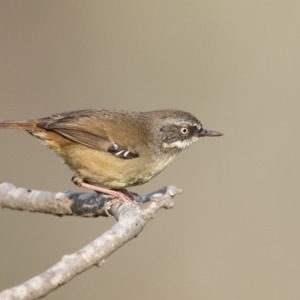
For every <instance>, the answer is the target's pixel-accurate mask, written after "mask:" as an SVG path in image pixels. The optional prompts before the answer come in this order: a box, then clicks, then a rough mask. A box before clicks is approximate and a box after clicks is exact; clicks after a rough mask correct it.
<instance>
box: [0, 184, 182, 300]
mask: <svg viewBox="0 0 300 300" xmlns="http://www.w3.org/2000/svg"><path fill="white" fill-rule="evenodd" d="M9 190H10V191H9ZM162 191H163V193H161V192H160V193H151V194H149V195H147V196H144V197H140V202H146V201H148V200H150V203H149V205H148V207H146V208H145V209H140V208H139V207H137V206H135V205H133V204H131V203H123V202H120V203H116V204H114V205H113V206H112V207H111V209H110V210H109V213H110V214H111V215H113V216H114V217H115V218H116V219H117V220H118V222H117V223H116V224H115V225H114V226H113V227H111V228H110V229H109V230H107V231H106V232H104V233H103V234H102V235H101V236H100V237H98V238H97V239H95V240H94V241H92V242H91V243H90V244H88V245H86V246H85V247H83V248H82V249H80V250H78V251H76V252H75V253H73V254H70V255H65V256H63V257H62V259H61V260H60V261H59V262H58V263H57V264H55V265H54V266H52V267H51V268H49V269H48V270H46V271H45V272H43V273H42V274H40V275H38V276H36V277H33V278H31V279H29V280H28V281H26V282H24V283H22V284H20V285H18V286H15V287H13V288H10V289H7V290H4V291H3V292H0V299H1V300H2V299H5V300H6V299H39V298H41V297H43V296H45V295H47V294H48V293H50V292H51V291H53V290H55V289H57V288H58V287H59V286H61V285H62V284H65V283H67V282H68V281H69V280H71V279H72V278H73V277H75V276H76V275H78V274H80V273H81V272H84V271H85V270H87V269H89V268H91V267H92V266H98V267H100V266H101V265H102V264H103V263H104V262H105V259H106V258H107V257H108V256H109V255H111V254H112V253H113V252H114V251H116V250H117V249H118V248H120V247H121V246H123V245H124V244H125V243H127V242H128V241H130V240H131V239H132V238H134V237H136V236H137V235H138V234H139V233H140V232H141V231H142V230H143V228H144V227H145V226H146V224H147V223H148V222H149V221H150V220H151V219H152V218H153V216H154V214H155V213H156V212H157V211H158V210H159V209H160V208H171V207H173V204H174V202H173V199H172V198H173V197H174V196H175V195H176V194H178V193H181V190H179V189H177V188H176V187H174V186H170V187H167V188H164V189H162ZM74 195H75V196H74ZM89 195H90V196H89ZM96 195H97V194H96ZM96 195H95V194H80V193H71V192H65V193H57V194H55V193H50V192H41V191H28V190H26V189H20V188H15V187H14V186H13V185H11V184H8V183H1V184H0V207H7V208H11V209H18V210H27V211H34V212H44V213H51V214H54V215H60V216H61V215H80V216H85V217H96V216H104V215H106V213H105V210H104V209H103V205H104V204H103V203H104V202H105V200H106V199H102V198H101V199H100V198H99V195H97V196H96ZM24 200H25V201H24ZM81 201H82V202H83V203H85V204H84V205H80V202H81ZM39 202H43V203H39ZM59 202H61V203H59ZM22 204H23V207H22Z"/></svg>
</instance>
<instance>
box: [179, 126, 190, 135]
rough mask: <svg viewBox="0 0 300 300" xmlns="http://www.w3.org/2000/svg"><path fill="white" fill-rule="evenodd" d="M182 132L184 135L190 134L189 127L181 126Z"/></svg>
mask: <svg viewBox="0 0 300 300" xmlns="http://www.w3.org/2000/svg"><path fill="white" fill-rule="evenodd" d="M180 133H181V134H182V135H188V134H189V129H188V128H186V127H181V128H180Z"/></svg>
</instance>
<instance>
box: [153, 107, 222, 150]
mask: <svg viewBox="0 0 300 300" xmlns="http://www.w3.org/2000/svg"><path fill="white" fill-rule="evenodd" d="M160 112H161V113H160V114H158V115H157V116H158V118H157V120H156V126H155V128H156V132H158V136H159V140H160V141H161V142H162V147H163V149H164V150H166V151H168V150H172V152H173V151H174V152H182V151H184V150H186V149H187V148H188V147H189V146H190V145H192V144H193V143H194V142H196V141H197V140H198V139H199V138H200V137H204V136H210V137H215V136H222V135H223V134H222V133H220V132H217V131H213V130H208V129H204V128H203V127H202V124H201V122H200V121H199V120H198V119H197V118H196V117H195V116H193V115H192V114H190V113H188V112H185V111H181V110H163V111H160Z"/></svg>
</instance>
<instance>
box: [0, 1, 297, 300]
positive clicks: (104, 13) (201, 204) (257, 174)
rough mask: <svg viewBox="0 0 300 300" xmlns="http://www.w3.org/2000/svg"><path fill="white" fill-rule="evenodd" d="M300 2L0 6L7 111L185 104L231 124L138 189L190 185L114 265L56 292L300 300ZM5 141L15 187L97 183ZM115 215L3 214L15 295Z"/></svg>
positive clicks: (5, 171) (0, 79) (13, 134)
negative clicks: (74, 178) (78, 179)
mask: <svg viewBox="0 0 300 300" xmlns="http://www.w3.org/2000/svg"><path fill="white" fill-rule="evenodd" d="M299 9H300V4H299V1H276V0H274V1H265V0H262V1H250V0H249V1H240V0H228V1H225V0H224V1H208V0H207V1H155V0H152V1H128V0H126V1H31V0H29V1H15V0H9V1H5V0H2V1H1V2H0V37H1V43H0V87H1V89H0V104H1V110H0V118H1V119H30V118H37V117H44V116H48V115H50V114H52V113H58V112H63V111H68V110H74V109H82V108H95V109H101V108H106V109H110V108H117V109H130V110H153V109H160V108H180V109H184V110H186V111H189V112H192V113H194V114H195V115H196V116H197V117H199V119H201V121H202V122H203V124H204V126H205V127H207V128H210V129H214V130H218V131H221V132H223V133H224V136H223V137H222V138H215V139H208V138H206V139H201V140H200V141H199V142H198V143H197V144H196V145H194V146H193V147H192V148H191V149H189V151H188V152H185V153H184V154H182V155H180V156H179V157H178V158H177V159H176V160H175V162H174V163H173V164H172V165H171V166H169V167H168V168H167V169H166V170H165V171H164V172H163V173H162V174H160V175H159V176H157V177H156V178H155V179H153V180H152V181H151V182H150V183H147V184H146V185H144V186H141V187H138V188H134V189H133V190H134V191H136V192H140V193H146V192H149V191H152V190H155V189H157V188H160V187H161V186H164V185H167V184H175V185H177V186H178V187H181V188H183V189H184V193H183V194H182V195H181V196H180V197H177V198H176V206H175V208H174V209H173V210H171V211H160V212H159V213H158V215H157V216H156V218H155V220H154V221H152V222H151V223H150V224H149V225H148V227H147V228H146V229H145V231H144V232H143V233H142V234H141V235H140V236H139V237H138V238H137V239H135V240H133V241H132V242H130V243H129V244H128V245H126V246H125V247H124V248H122V249H121V250H119V251H118V252H116V253H115V254H114V255H113V256H111V257H110V258H109V259H108V260H107V262H106V264H105V265H104V266H103V267H102V268H101V269H97V268H93V269H91V270H90V271H88V272H86V273H84V274H82V275H80V276H78V277H77V278H75V279H74V280H73V281H72V282H71V283H69V284H67V285H65V286H63V287H61V288H60V289H59V290H57V291H55V292H53V293H52V294H51V295H49V296H48V297H47V299H99V298H101V299H102V298H103V299H107V300H110V299H145V300H147V299H183V298H184V299H205V300H206V299H207V300H211V299H212V300H235V299H239V300H240V299H243V300H247V299H249V300H250V299H264V300H266V299H272V300H275V299H290V300H293V299H299V298H300V285H299V278H300V255H299V253H300V242H299V239H300V238H299V232H300V218H299V210H300V202H299V167H300V160H299V150H300V141H299V125H300V122H299V108H300V101H299V96H300V84H299V75H300V55H299V53H300V18H299ZM0 139H1V156H0V172H1V180H2V181H8V182H12V183H14V184H16V185H17V186H23V187H27V188H33V189H41V190H50V191H62V190H68V189H69V190H70V189H72V190H82V189H77V188H75V186H74V185H73V184H72V183H71V182H70V178H71V172H70V171H69V170H68V169H67V168H66V167H65V166H62V165H61V163H60V161H59V159H58V158H57V157H56V156H55V155H54V154H53V153H52V152H51V151H50V150H48V149H46V148H45V147H44V146H41V145H40V143H39V141H38V140H35V139H33V138H31V137H30V136H29V135H28V134H26V133H24V132H17V131H4V130H3V131H1V132H0ZM99 167H100V166H99ZM82 191H84V190H82ZM113 223H114V220H113V219H112V218H109V219H108V218H107V219H105V218H99V219H83V218H76V217H64V218H58V217H53V216H48V215H40V214H32V213H26V212H17V211H10V210H7V209H3V210H1V211H0V241H1V242H0V244H1V247H0V249H1V250H0V251H1V252H0V253H1V255H0V290H2V289H4V288H6V287H10V286H13V285H16V284H18V283H21V282H22V281H24V280H26V279H28V278H30V277H32V276H34V275H36V274H38V273H40V272H42V271H43V270H45V269H46V268H48V267H49V266H51V265H52V264H54V263H55V262H56V261H57V260H59V259H60V258H61V257H62V255H64V254H68V253H71V252H73V251H75V250H77V249H79V248H81V247H82V246H84V245H85V244H86V243H88V242H89V241H91V240H93V239H94V238H96V237H97V236H99V235H100V234H101V233H102V232H103V231H104V230H105V229H107V228H109V227H110V226H111V225H112V224H113Z"/></svg>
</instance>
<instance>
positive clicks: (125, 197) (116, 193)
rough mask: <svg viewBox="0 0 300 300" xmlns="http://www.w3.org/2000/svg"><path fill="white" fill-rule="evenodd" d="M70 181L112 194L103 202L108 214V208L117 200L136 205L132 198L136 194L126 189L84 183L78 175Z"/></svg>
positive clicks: (79, 185)
mask: <svg viewBox="0 0 300 300" xmlns="http://www.w3.org/2000/svg"><path fill="white" fill-rule="evenodd" d="M72 182H73V183H74V184H75V185H77V186H78V187H85V188H87V189H91V190H93V191H96V192H100V193H104V194H108V195H111V196H113V197H114V198H113V199H111V200H109V201H107V202H106V203H105V205H104V206H105V207H104V209H105V212H106V213H107V214H108V215H110V213H109V212H108V210H109V209H110V208H111V207H112V205H113V204H115V203H117V202H119V201H123V202H128V203H131V204H134V206H137V202H136V201H135V200H134V196H136V195H137V194H135V193H132V192H129V191H128V190H126V189H120V190H110V189H106V188H103V187H100V186H97V185H93V184H89V183H86V182H84V181H83V180H82V178H81V177H80V176H78V175H74V176H73V177H72Z"/></svg>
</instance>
